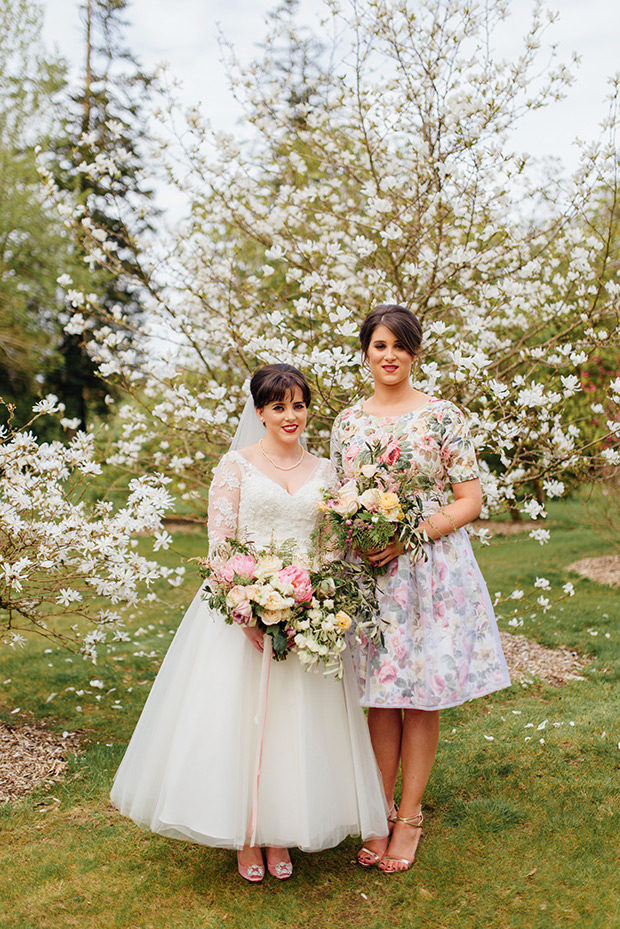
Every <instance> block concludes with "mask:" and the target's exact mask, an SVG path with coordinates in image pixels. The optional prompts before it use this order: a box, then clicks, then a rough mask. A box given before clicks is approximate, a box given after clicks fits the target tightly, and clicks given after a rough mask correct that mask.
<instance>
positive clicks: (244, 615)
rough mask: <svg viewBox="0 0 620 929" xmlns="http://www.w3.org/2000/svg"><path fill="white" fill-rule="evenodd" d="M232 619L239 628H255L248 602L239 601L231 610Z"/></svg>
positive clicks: (250, 605)
mask: <svg viewBox="0 0 620 929" xmlns="http://www.w3.org/2000/svg"><path fill="white" fill-rule="evenodd" d="M230 615H231V616H232V618H233V619H234V621H235V622H236V623H239V625H240V626H255V625H256V619H255V617H254V616H253V615H252V604H251V603H250V601H249V600H241V602H240V603H238V604H237V606H235V607H234V608H233V609H232V610H231V614H230Z"/></svg>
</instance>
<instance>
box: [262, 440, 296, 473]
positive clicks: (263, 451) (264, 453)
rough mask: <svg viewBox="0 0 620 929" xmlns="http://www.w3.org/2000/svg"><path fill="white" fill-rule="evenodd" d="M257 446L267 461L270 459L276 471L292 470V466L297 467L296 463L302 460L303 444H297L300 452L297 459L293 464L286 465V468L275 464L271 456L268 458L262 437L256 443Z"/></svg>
mask: <svg viewBox="0 0 620 929" xmlns="http://www.w3.org/2000/svg"><path fill="white" fill-rule="evenodd" d="M258 447H259V449H260V451H261V454H263V455H264V456H265V458H266V459H267V461H270V462H271V464H272V465H273V466H274V468H277V469H278V471H292V470H293V468H296V467H297V466H298V465H300V464H301V463H302V461H303V460H304V448H303V445H300V446H299V451H300V452H301V455H300V456H299V461H296V462H295V464H294V465H291V466H290V467H288V468H283V467H282V465H279V464H276V463H275V461H274V460H273V458H270V457H269V455H268V454H267V452H266V451H265V449H264V448H263V440H262V439H260V441H259V443H258Z"/></svg>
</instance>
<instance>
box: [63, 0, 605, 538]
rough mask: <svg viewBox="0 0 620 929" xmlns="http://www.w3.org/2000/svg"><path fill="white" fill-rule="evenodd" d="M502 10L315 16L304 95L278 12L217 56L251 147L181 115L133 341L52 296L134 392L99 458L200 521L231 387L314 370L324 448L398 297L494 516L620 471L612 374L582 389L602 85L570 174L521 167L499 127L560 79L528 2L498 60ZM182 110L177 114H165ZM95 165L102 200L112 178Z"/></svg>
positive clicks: (90, 222)
mask: <svg viewBox="0 0 620 929" xmlns="http://www.w3.org/2000/svg"><path fill="white" fill-rule="evenodd" d="M507 7H508V5H507V4H506V3H503V2H499V0H497V2H495V3H492V4H485V5H474V4H469V3H467V2H465V0H420V2H417V3H415V4H413V3H411V2H408V0H373V2H370V0H352V2H346V0H343V2H342V3H341V2H340V0H328V2H327V3H326V5H325V21H324V23H323V24H322V30H321V36H322V37H324V36H327V35H330V34H331V35H333V36H334V38H333V44H332V47H331V48H329V49H325V50H324V52H323V54H322V57H321V58H320V62H317V63H315V64H317V68H315V75H314V78H313V84H312V88H310V92H306V93H303V94H300V93H298V92H297V88H296V87H295V86H294V81H295V69H294V68H290V69H288V70H286V71H282V69H281V68H278V67H275V66H274V62H276V59H277V55H278V54H279V50H280V49H281V43H282V41H283V34H285V40H286V36H288V41H290V43H291V48H295V47H302V46H303V47H304V48H307V47H308V46H307V43H306V44H305V45H304V43H303V42H302V41H301V40H299V39H298V38H296V37H295V33H294V23H293V22H292V21H290V20H288V21H287V20H286V18H283V17H280V18H276V20H275V30H274V32H273V33H272V34H271V35H270V36H269V37H268V39H267V42H266V44H265V46H264V49H265V56H264V59H263V60H262V61H261V62H259V63H256V64H254V65H252V66H250V67H248V68H242V67H240V66H239V65H238V63H237V62H235V61H234V59H231V61H230V74H231V78H232V81H233V86H234V87H235V88H236V91H237V93H238V95H239V98H240V99H242V101H243V103H244V105H245V112H246V117H247V124H248V126H250V127H251V130H252V132H251V135H250V137H249V140H248V141H245V142H244V141H243V140H238V139H235V138H233V137H232V136H229V135H223V134H218V133H214V132H212V131H211V130H210V128H209V127H208V126H206V125H204V124H203V122H202V120H201V118H200V116H199V114H198V113H197V112H192V113H189V114H187V122H186V124H185V125H184V127H183V129H182V131H179V132H178V139H179V143H180V146H179V145H177V148H176V149H175V151H177V152H178V151H179V150H180V151H181V152H182V164H181V166H180V165H178V164H173V163H172V162H170V164H169V168H170V173H171V178H172V179H174V178H175V177H180V178H182V182H181V183H180V186H181V187H182V189H183V190H184V191H185V193H186V195H187V196H188V198H189V200H190V202H191V214H190V217H189V219H188V220H187V222H186V223H185V224H184V226H183V228H182V229H181V230H180V232H179V234H178V236H177V238H176V239H175V241H174V242H172V243H169V245H168V247H167V248H165V247H164V246H163V244H161V243H159V244H156V243H153V242H149V243H148V247H146V248H145V247H144V246H143V247H142V249H141V250H140V243H136V249H137V250H138V251H140V254H141V265H140V281H141V284H142V286H143V288H144V290H145V292H146V293H147V295H148V296H147V299H148V300H149V302H150V314H151V315H150V320H151V322H150V330H149V333H148V335H147V339H146V341H145V342H143V345H144V351H143V352H142V353H139V352H138V351H137V350H136V344H135V333H133V332H132V326H131V320H130V319H128V318H125V317H124V316H123V312H122V310H121V308H120V307H118V308H116V309H114V308H113V309H112V310H110V309H106V308H105V307H104V306H103V305H101V304H100V303H99V302H98V300H97V297H96V295H95V294H85V293H84V292H82V291H79V290H77V289H75V288H73V287H72V285H71V282H70V281H65V283H66V284H67V287H68V290H67V299H68V304H69V306H70V307H71V309H72V313H73V315H72V319H71V321H70V323H69V327H68V328H69V331H71V332H76V333H82V332H87V331H88V330H89V329H93V333H94V334H93V337H92V339H91V340H90V342H89V346H90V350H91V352H92V354H93V357H94V358H95V359H96V361H97V363H98V365H99V370H100V373H101V374H102V376H103V377H105V378H110V379H112V380H113V381H115V383H117V384H119V385H120V386H121V387H123V388H124V389H125V390H126V391H127V393H128V395H130V397H131V398H132V399H131V400H130V402H129V403H128V404H127V405H125V406H124V407H123V408H122V409H121V410H120V417H121V421H122V423H123V425H122V434H121V438H120V441H119V442H118V443H117V447H116V449H115V451H114V454H113V456H112V459H111V460H112V461H114V462H115V463H117V464H124V465H126V466H127V467H129V468H131V469H140V468H141V467H142V466H143V465H144V463H145V462H150V463H152V462H154V463H155V465H156V466H157V467H158V468H160V469H161V470H162V471H164V472H166V473H168V474H169V475H171V476H174V478H175V479H176V481H177V482H178V484H179V487H180V489H181V491H182V493H183V494H184V496H185V497H186V498H187V499H190V500H194V502H195V504H196V506H197V507H198V509H203V508H204V495H205V490H206V487H207V485H208V482H209V472H208V469H206V467H205V465H206V463H208V462H210V461H211V460H212V459H213V457H214V456H215V455H217V454H219V452H220V451H221V450H222V448H223V446H224V444H225V442H226V440H227V437H228V436H229V435H230V432H231V430H232V429H233V427H234V425H235V417H236V414H237V412H238V410H239V409H240V405H241V401H242V398H243V394H244V390H245V389H246V388H245V387H244V385H245V384H246V382H247V376H248V373H249V372H251V371H252V369H253V368H254V367H255V366H256V364H257V363H259V362H263V361H268V360H286V361H291V362H293V363H294V364H297V365H298V366H299V367H301V368H302V369H303V370H305V371H306V372H308V373H309V375H310V377H311V379H312V381H313V383H314V385H315V388H316V397H317V399H316V402H315V406H314V410H313V424H312V428H313V431H314V437H313V441H314V442H317V441H318V443H319V445H320V444H322V445H323V447H324V446H325V443H326V440H327V436H328V430H329V425H330V422H331V420H332V418H333V416H334V414H335V413H336V412H337V411H338V410H339V409H340V408H342V406H343V405H344V404H346V403H349V402H351V400H352V399H353V398H354V396H355V395H356V394H358V393H359V392H361V391H363V390H364V372H363V369H362V368H361V367H360V363H359V362H360V359H359V352H358V348H357V339H356V333H357V331H358V328H359V323H360V320H361V319H362V318H363V316H364V315H365V313H366V312H367V311H368V310H369V309H370V308H371V307H372V306H374V305H376V304H377V303H387V302H392V301H394V302H398V303H401V304H404V305H405V306H408V307H410V308H411V309H412V310H413V311H414V312H415V313H416V314H417V315H418V316H419V318H420V319H421V321H422V324H423V328H424V333H425V344H424V351H423V356H422V359H421V363H420V366H419V369H418V370H417V374H416V377H417V386H418V387H419V388H421V389H422V390H425V391H428V392H430V393H434V394H441V395H443V396H445V397H448V398H451V399H454V400H455V401H456V402H457V403H458V404H460V405H461V406H463V407H465V408H467V409H468V410H469V412H470V415H471V419H472V423H473V428H474V433H475V441H476V443H477V445H478V448H479V453H480V457H481V459H482V464H483V470H482V479H483V485H484V491H485V497H486V512H487V513H489V512H492V511H495V510H497V509H499V508H501V507H502V506H509V507H511V508H512V509H513V510H516V511H521V512H523V513H524V514H525V515H528V516H529V517H531V518H532V519H537V518H540V517H544V515H545V514H544V497H545V495H546V496H551V497H553V496H561V495H562V494H563V493H564V492H565V491H566V489H567V488H568V486H569V480H570V481H575V480H581V479H584V478H588V479H590V478H592V476H593V475H595V474H596V473H597V471H599V470H600V468H601V467H614V466H616V465H617V464H618V463H619V462H620V454H619V452H618V438H619V434H620V422H619V420H618V415H617V405H618V401H619V400H620V378H619V377H618V376H617V375H618V373H620V372H618V371H613V370H611V371H610V370H609V369H607V370H606V371H605V374H604V376H598V374H597V373H596V372H597V369H596V365H593V364H592V363H591V359H592V358H593V357H594V356H598V355H600V354H601V353H602V352H607V353H609V352H610V351H611V349H612V348H613V347H614V346H616V345H617V343H618V333H619V326H618V294H619V292H620V284H619V283H618V280H617V274H618V263H617V257H618V256H617V246H616V244H615V242H616V240H615V238H614V234H613V233H614V230H615V228H616V221H617V205H616V204H617V202H618V177H617V165H618V150H617V147H616V128H617V122H618V114H617V91H618V88H617V85H613V87H612V92H611V95H610V100H609V116H608V119H607V121H606V124H605V126H604V128H603V136H602V138H601V141H600V142H599V143H597V144H596V145H591V146H588V147H584V148H583V152H582V160H581V165H580V168H579V170H578V171H577V172H576V173H575V175H574V176H573V177H572V178H565V177H563V176H561V175H558V176H555V177H554V176H549V175H546V174H543V173H542V171H541V169H539V168H538V167H537V166H536V165H535V164H533V161H532V159H530V158H529V156H527V155H524V154H520V153H517V152H514V151H512V149H511V142H510V139H511V131H512V130H513V129H514V127H515V125H516V124H517V123H518V121H519V119H520V118H521V117H522V116H523V115H524V114H525V113H527V112H528V111H530V110H532V109H536V108H540V107H544V106H549V105H552V104H553V102H554V101H555V100H557V99H558V98H560V97H561V96H562V95H563V93H564V91H565V89H566V87H567V86H568V84H569V83H570V81H571V76H570V74H569V72H568V71H567V69H566V68H565V67H564V66H562V65H561V64H558V63H557V62H556V61H555V59H554V58H553V56H551V60H550V63H549V64H548V65H547V66H544V67H541V66H540V64H539V57H540V55H539V49H540V47H541V45H542V44H543V42H544V40H545V33H546V30H547V29H549V28H552V24H551V22H550V20H549V19H548V18H547V17H546V16H545V15H544V12H543V11H542V9H541V8H540V6H536V7H534V10H533V13H532V22H531V27H530V30H529V32H528V34H527V36H526V37H525V42H524V47H523V51H522V53H521V54H520V55H519V56H518V57H517V58H516V59H515V60H512V61H505V60H499V59H497V58H495V57H494V56H493V53H492V47H493V45H492V40H493V34H494V30H495V29H496V28H497V27H498V26H499V25H500V24H501V23H502V22H503V21H504V20H505V19H506V17H507V15H508V8H507ZM328 26H329V27H331V28H328ZM291 36H293V38H291ZM319 64H320V67H318V65H319ZM178 119H179V117H178V112H177V111H176V110H175V107H174V103H172V104H171V105H170V107H169V108H168V109H167V111H166V112H165V113H164V123H166V120H168V122H167V123H166V124H167V125H172V124H174V125H176V126H177V127H178V124H179V123H178ZM119 157H120V158H121V159H122V157H123V154H122V152H121V153H120V156H119ZM98 167H99V170H100V182H101V183H108V184H109V185H110V187H111V188H112V187H113V185H114V177H115V172H117V171H120V170H121V168H120V167H118V166H117V165H116V164H114V163H113V161H111V160H110V159H109V158H107V159H106V160H105V161H102V162H101V164H100V165H99V166H98ZM88 170H89V172H90V174H91V176H92V171H93V166H92V165H90V166H89V169H88ZM63 208H64V210H65V215H66V218H67V222H68V224H70V225H71V224H73V225H74V226H76V227H79V234H80V237H81V239H82V241H87V242H88V243H89V246H88V247H89V253H90V257H91V260H92V262H93V263H94V264H96V265H101V266H105V267H108V268H110V269H114V268H118V270H119V271H120V270H121V264H120V260H119V258H118V255H117V249H116V245H115V243H114V241H113V240H111V239H110V238H109V237H108V236H107V235H106V233H105V230H104V229H102V228H100V227H98V226H97V224H96V222H95V221H94V219H93V217H92V216H91V215H89V213H88V209H82V210H80V211H78V212H77V213H75V212H74V213H71V211H70V210H69V208H68V206H67V205H66V204H65V205H64V207H63ZM121 213H122V203H119V215H121ZM95 320H96V321H97V328H96V329H94V321H95ZM102 321H103V323H104V324H103V325H101V323H102ZM106 322H107V325H106ZM123 327H124V328H123ZM124 333H125V335H124ZM585 380H587V383H588V393H587V395H584V396H582V393H583V384H584V381H585ZM595 420H596V423H597V425H595V424H594V421H595ZM531 534H532V535H533V536H534V537H535V538H538V540H539V541H541V542H544V541H545V539H546V538H547V535H548V534H547V532H546V531H545V530H544V529H540V528H535V529H533V531H532V533H531Z"/></svg>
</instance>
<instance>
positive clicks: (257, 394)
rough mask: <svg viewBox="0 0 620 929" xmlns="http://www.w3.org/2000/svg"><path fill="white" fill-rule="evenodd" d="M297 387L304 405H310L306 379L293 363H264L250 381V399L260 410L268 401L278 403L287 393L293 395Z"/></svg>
mask: <svg viewBox="0 0 620 929" xmlns="http://www.w3.org/2000/svg"><path fill="white" fill-rule="evenodd" d="M297 387H299V389H300V390H301V396H302V398H303V401H304V403H305V404H306V406H310V400H311V394H310V387H309V386H308V381H307V380H306V378H305V377H304V375H303V374H302V373H301V371H298V370H297V368H294V367H293V365H285V364H277V365H264V366H263V367H262V368H259V369H258V371H256V372H255V373H254V376H253V378H252V380H251V381H250V391H251V393H252V400H253V401H254V406H255V407H256V409H257V410H262V408H263V407H264V406H267V404H268V403H278V402H279V401H280V400H284V398H285V397H286V395H287V394H289V393H290V395H291V397H293V396H295V390H296V388H297Z"/></svg>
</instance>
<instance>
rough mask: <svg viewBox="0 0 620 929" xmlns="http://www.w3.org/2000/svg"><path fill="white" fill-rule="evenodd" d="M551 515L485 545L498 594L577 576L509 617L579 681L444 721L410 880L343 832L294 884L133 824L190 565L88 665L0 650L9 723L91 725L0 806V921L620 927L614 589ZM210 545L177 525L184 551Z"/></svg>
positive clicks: (574, 525)
mask: <svg viewBox="0 0 620 929" xmlns="http://www.w3.org/2000/svg"><path fill="white" fill-rule="evenodd" d="M549 510H550V516H549V523H550V528H551V529H552V530H553V531H552V541H551V543H550V544H549V545H547V546H544V547H541V546H539V545H538V543H536V542H533V541H531V540H528V539H527V538H524V537H520V538H518V539H516V538H510V540H509V541H505V542H500V543H498V544H494V545H492V546H490V547H485V548H481V549H478V551H477V554H478V557H479V561H480V565H481V567H482V570H483V572H484V574H485V576H486V578H487V581H488V584H489V588H490V590H491V592H492V593H493V592H494V591H496V590H499V589H502V590H505V591H510V590H512V589H513V588H514V587H520V588H527V586H528V585H531V584H532V583H533V581H534V580H535V578H536V577H537V576H541V575H542V576H544V577H546V578H548V579H549V580H550V582H551V584H552V588H553V589H552V595H553V594H554V593H555V592H556V591H559V590H560V589H561V585H562V584H563V583H565V582H566V581H567V580H571V581H572V582H573V583H574V585H575V590H576V594H575V596H574V597H572V598H569V599H565V600H562V601H561V602H560V603H559V604H557V605H556V606H554V607H552V608H551V609H550V610H549V611H548V612H546V613H543V612H542V611H540V610H539V611H538V612H537V613H536V614H535V615H531V616H529V617H527V618H525V619H524V620H523V625H522V626H519V627H517V628H515V627H514V626H512V627H511V626H510V625H509V621H510V620H511V619H512V618H513V614H512V608H513V606H516V605H517V604H516V603H514V604H512V605H511V608H510V611H509V610H506V612H505V615H502V616H501V618H500V627H501V628H502V629H503V630H506V631H515V632H519V633H521V634H525V635H527V636H530V637H532V638H535V639H536V640H538V641H540V642H542V643H544V644H546V645H550V646H556V645H563V646H568V647H570V648H574V649H578V650H579V651H580V652H581V653H583V654H586V655H588V656H589V658H590V659H591V661H590V664H589V665H588V667H587V669H586V670H585V671H584V673H583V676H584V680H578V681H570V682H568V683H566V684H565V685H564V686H561V687H552V686H550V685H547V684H545V683H542V682H537V681H533V682H532V683H529V684H521V683H515V684H513V686H512V687H511V688H510V689H509V690H506V691H504V692H502V693H499V694H494V695H492V696H491V697H488V698H485V699H483V700H478V701H475V702H473V703H470V704H467V705H466V706H464V707H459V708H457V709H454V710H450V711H446V712H445V713H444V714H443V716H442V733H441V739H440V747H439V753H438V757H437V762H436V765H435V768H434V770H433V774H432V777H431V781H430V784H429V787H428V791H427V797H426V802H425V827H426V828H425V835H424V837H423V839H422V842H421V845H420V848H419V851H418V858H417V861H416V864H415V866H414V868H413V869H412V870H411V871H410V872H409V873H407V874H404V875H397V876H393V877H390V876H384V875H381V874H380V873H378V872H377V870H376V869H375V870H372V871H370V872H366V871H363V870H362V869H361V868H359V867H358V866H357V865H356V864H355V862H354V857H355V851H356V849H357V847H358V842H357V841H356V840H353V839H351V840H348V841H347V842H345V843H343V844H342V845H341V846H339V847H338V848H337V849H333V850H331V851H329V852H323V853H320V854H314V855H306V854H302V853H300V852H293V860H294V864H295V873H294V876H293V878H292V879H291V880H290V881H288V882H285V883H282V884H280V883H278V882H276V881H275V880H273V879H269V878H267V879H266V881H265V883H264V884H263V885H255V886H251V885H248V884H246V883H245V882H243V881H241V879H240V878H239V877H238V876H237V873H236V866H235V858H234V855H233V853H232V852H225V851H217V850H211V849H208V848H203V847H199V846H195V845H190V844H186V843H181V842H175V841H171V840H167V839H164V838H161V837H159V836H155V835H151V834H149V833H146V832H143V831H141V830H140V829H138V828H137V827H136V826H134V825H133V823H131V822H129V821H128V820H125V819H123V818H122V817H121V816H120V815H119V814H118V813H117V812H116V810H115V809H114V808H113V807H112V806H111V805H110V804H109V802H108V799H107V797H108V793H109V788H110V783H111V779H112V777H113V774H114V771H115V768H116V766H117V765H118V763H119V761H120V758H121V757H122V754H123V751H124V747H125V744H126V741H127V739H128V738H129V736H130V734H131V731H132V728H133V725H134V723H135V720H136V718H137V716H138V714H139V712H140V708H141V706H142V704H143V702H144V699H145V697H146V694H147V692H148V689H149V686H150V684H151V682H152V680H153V677H154V675H155V673H156V670H157V667H158V664H159V662H160V660H161V657H162V655H163V654H164V652H165V649H166V647H167V644H168V643H169V641H170V638H171V636H172V634H173V631H174V628H175V626H176V625H177V624H178V621H179V619H180V616H181V615H182V611H183V604H184V603H186V602H189V600H190V599H191V594H192V592H193V589H194V588H195V586H197V583H198V580H197V575H196V572H195V569H194V567H193V566H191V565H190V567H189V570H188V577H187V580H186V582H185V584H184V586H183V588H182V589H175V590H172V589H170V590H168V591H165V590H162V591H161V594H162V600H163V602H162V603H161V604H160V605H158V606H156V607H155V608H153V609H151V610H150V611H149V612H148V613H147V612H143V613H137V614H136V615H135V617H134V618H133V619H132V621H131V627H130V631H131V632H132V633H133V636H134V638H133V641H132V642H131V643H128V644H123V643H119V644H118V645H117V646H116V648H115V650H114V651H111V652H110V653H108V654H106V655H104V656H102V657H101V659H100V661H99V663H98V664H97V666H96V667H94V668H93V667H92V666H91V665H89V664H86V663H84V662H83V661H82V660H81V659H80V658H78V657H76V656H71V655H69V654H67V653H64V652H61V651H57V650H56V649H55V648H54V649H53V650H52V651H49V650H48V649H49V646H48V644H47V643H45V642H41V641H32V642H29V643H28V645H27V647H26V648H25V649H24V650H21V651H17V650H14V649H10V648H6V649H4V650H3V651H0V683H1V684H2V690H1V693H0V719H2V720H3V721H5V722H9V723H11V724H18V723H19V722H20V721H21V722H28V721H32V720H33V719H36V720H42V719H46V720H47V722H48V724H49V727H50V728H51V729H52V730H53V731H58V732H62V731H64V730H69V731H75V730H80V731H81V733H82V750H81V752H80V753H79V754H77V755H74V756H72V758H71V763H70V766H69V770H68V772H67V774H66V776H65V777H64V778H63V780H62V781H61V782H59V783H56V784H54V785H52V786H51V787H46V788H39V789H37V790H36V791H34V792H33V793H31V794H30V795H28V797H27V798H25V799H24V800H21V801H20V802H16V803H12V804H5V805H4V806H2V807H0V929H65V927H67V929H68V927H76V929H77V927H79V929H95V927H96V929H116V927H118V929H121V927H128V929H129V927H130V929H138V927H139V929H151V927H152V929H194V927H195V929H198V927H201V929H211V927H212V929H220V927H230V929H245V927H248V929H250V927H252V929H254V927H258V929H272V927H273V929H275V927H285V926H286V927H293V929H296V927H305V926H309V925H311V926H313V927H315V929H336V927H342V926H352V927H357V926H359V927H363V929H388V927H389V929H417V927H420V929H451V927H456V929H478V927H480V929H483V927H484V929H489V927H491V929H509V927H514V929H523V927H528V929H529V927H532V929H536V927H541V929H555V927H563V926H575V927H577V926H579V927H584V926H585V927H588V929H615V927H618V929H620V840H619V838H618V836H619V835H620V744H619V743H620V686H619V679H620V622H619V620H620V593H619V591H618V589H617V588H616V589H615V590H614V589H613V588H610V587H603V586H601V585H598V584H595V583H594V582H592V581H589V580H586V579H583V578H580V577H579V576H578V575H575V574H571V573H569V572H567V570H566V566H567V565H568V564H570V563H571V562H573V561H576V560H577V559H579V558H583V557H588V556H595V555H598V554H600V555H602V554H609V547H608V542H607V540H606V538H605V535H604V533H602V532H597V530H596V527H595V526H593V525H588V522H587V519H586V518H585V516H584V508H583V506H582V505H581V503H580V502H579V501H578V500H574V501H568V502H559V503H556V504H553V505H551V506H550V507H549ZM202 546H203V539H202V537H201V536H200V535H196V534H180V533H179V534H177V535H176V536H175V547H176V549H177V550H178V551H179V552H180V553H181V554H183V555H185V556H187V555H192V554H198V553H199V552H200V551H201V549H202ZM175 557H176V556H175V555H174V554H171V553H170V559H171V563H173V562H174V558H175ZM91 681H93V682H95V683H93V684H91V683H90V682H91ZM14 710H18V712H13V711H14ZM282 800H283V802H284V803H286V785H283V790H282Z"/></svg>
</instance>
